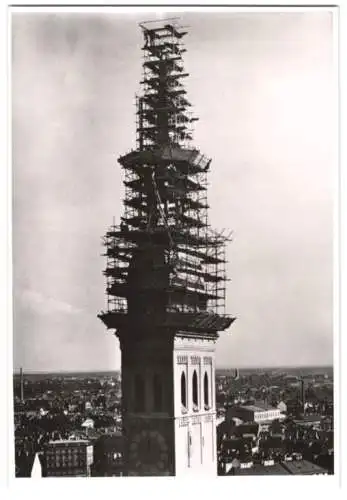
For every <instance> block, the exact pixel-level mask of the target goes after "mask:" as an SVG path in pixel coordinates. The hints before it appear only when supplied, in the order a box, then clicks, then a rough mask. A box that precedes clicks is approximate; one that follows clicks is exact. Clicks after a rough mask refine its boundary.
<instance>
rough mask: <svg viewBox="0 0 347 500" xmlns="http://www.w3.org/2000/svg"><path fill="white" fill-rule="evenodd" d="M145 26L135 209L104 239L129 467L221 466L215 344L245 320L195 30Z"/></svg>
mask: <svg viewBox="0 0 347 500" xmlns="http://www.w3.org/2000/svg"><path fill="white" fill-rule="evenodd" d="M141 29H142V32H143V37H144V45H143V47H142V51H143V78H142V80H141V92H140V93H139V95H138V96H136V100H137V112H136V117H137V125H136V137H137V149H136V151H132V152H130V153H128V154H125V155H123V156H121V157H120V158H119V159H118V162H119V163H120V165H121V167H122V169H123V171H124V176H125V180H124V185H125V200H124V214H123V216H122V217H121V223H120V225H119V226H115V225H113V226H112V227H111V228H110V229H109V230H108V231H107V233H106V235H105V238H104V243H105V248H106V252H105V255H106V257H107V264H106V269H105V271H104V274H105V276H106V280H107V285H106V290H107V309H106V310H105V311H102V312H101V313H100V314H99V317H100V319H101V320H102V321H103V322H104V324H105V325H106V327H107V328H108V329H111V330H114V331H115V333H116V335H117V337H118V338H119V340H120V347H121V351H122V406H123V428H124V435H125V437H126V446H125V461H126V469H127V471H128V473H129V474H130V475H179V474H181V473H183V471H184V470H185V469H187V468H188V469H189V470H196V469H198V468H201V466H203V467H204V470H205V471H207V470H209V471H210V472H212V474H216V471H217V465H216V450H215V449H214V443H215V442H216V439H215V436H214V434H215V413H216V412H215V391H214V388H213V386H214V376H215V353H214V345H215V341H216V339H217V338H218V332H220V331H223V330H225V329H227V328H228V327H229V326H230V325H231V323H232V322H233V321H234V319H235V318H233V317H231V316H229V315H227V314H226V313H225V284H226V279H227V277H226V255H225V247H226V242H227V241H228V237H226V236H224V235H223V234H222V233H218V232H217V231H214V230H212V229H211V227H210V225H209V223H208V208H209V207H208V203H207V174H208V171H209V168H210V164H211V160H210V159H209V158H207V157H206V156H205V155H203V154H202V153H201V152H200V151H199V149H197V148H196V147H194V146H193V144H192V140H193V123H194V121H195V120H196V118H195V117H193V115H192V113H191V111H190V108H191V104H190V102H189V101H188V99H187V96H186V90H185V88H184V86H183V81H184V78H186V77H187V76H188V73H186V72H185V71H184V66H183V53H184V52H185V48H184V47H183V43H182V42H183V39H184V37H185V35H186V34H187V32H186V31H185V30H184V29H183V28H182V27H180V26H179V25H178V24H177V23H176V22H174V20H166V21H165V20H164V21H161V22H159V23H142V24H141ZM178 391H181V395H179V394H177V392H178ZM191 395H193V396H192V398H193V399H192V400H191V399H190V398H191ZM188 396H189V397H188ZM139 415H140V416H141V418H138V417H139ZM201 419H202V420H201ZM197 423H199V425H200V424H201V429H200V430H199V429H198V427H194V425H195V424H197ZM197 450H200V451H197ZM200 457H203V458H202V461H201V459H200Z"/></svg>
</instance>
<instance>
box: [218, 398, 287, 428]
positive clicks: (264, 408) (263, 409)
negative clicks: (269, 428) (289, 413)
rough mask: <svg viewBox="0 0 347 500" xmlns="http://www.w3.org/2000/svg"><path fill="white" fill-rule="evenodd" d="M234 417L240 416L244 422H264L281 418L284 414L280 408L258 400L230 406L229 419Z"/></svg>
mask: <svg viewBox="0 0 347 500" xmlns="http://www.w3.org/2000/svg"><path fill="white" fill-rule="evenodd" d="M233 417H236V418H239V419H241V420H243V422H257V423H262V422H265V421H269V422H271V421H272V420H276V419H280V418H282V417H283V415H282V414H281V411H280V410H279V409H278V408H273V407H271V406H268V405H267V404H264V403H263V402H258V401H257V402H256V403H255V404H254V405H239V406H236V405H235V406H230V407H229V408H228V410H227V419H228V420H229V419H230V418H233Z"/></svg>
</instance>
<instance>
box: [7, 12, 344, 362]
mask: <svg viewBox="0 0 347 500" xmlns="http://www.w3.org/2000/svg"><path fill="white" fill-rule="evenodd" d="M147 17H151V18H153V15H151V16H147ZM180 17H181V19H182V24H187V25H189V36H188V37H187V42H186V45H187V54H186V57H185V65H186V69H187V71H188V72H189V73H190V77H189V78H188V81H187V90H188V96H189V99H190V100H191V101H192V103H193V105H195V108H194V109H195V112H196V114H197V116H199V117H200V121H199V122H198V124H197V126H196V134H195V141H194V143H196V144H197V145H198V147H201V148H202V149H203V150H204V151H205V152H206V154H207V155H208V156H210V157H211V158H212V164H211V175H210V179H209V180H210V184H211V185H210V188H209V201H210V205H211V223H212V225H213V226H217V227H219V228H220V229H223V228H228V229H231V230H233V231H234V238H233V240H234V241H233V242H232V243H230V244H229V246H228V257H229V258H228V260H229V265H228V275H229V277H230V278H231V282H230V284H229V286H228V290H227V310H228V312H230V313H231V314H233V315H235V316H236V317H237V320H236V322H235V323H234V324H233V326H232V327H231V329H230V334H228V333H224V334H222V335H221V336H220V340H219V341H218V343H217V367H220V368H223V367H226V366H235V367H240V368H241V367H243V366H245V367H246V368H250V367H251V366H250V365H251V364H253V365H256V367H259V368H260V366H259V365H264V367H269V366H271V367H274V368H275V366H274V365H277V366H278V367H281V366H284V367H285V366H289V365H291V364H293V365H294V366H298V365H301V366H310V365H314V366H317V365H324V366H329V365H332V353H333V327H332V306H333V304H332V264H333V263H332V208H333V197H332V185H333V176H334V169H336V168H337V166H336V165H335V163H334V148H335V141H336V138H335V133H334V130H335V129H334V126H335V124H334V121H333V112H332V108H333V104H334V102H335V101H334V95H333V92H334V90H335V89H334V86H333V76H334V75H333V63H332V14H331V13H328V12H323V11H322V12H315V13H300V14H299V13H293V14H292V13H285V14H282V13H281V15H280V16H279V15H278V14H266V13H262V14H255V13H252V14H247V13H245V14H229V15H226V14H225V13H223V14H222V15H220V14H202V13H192V14H182V15H181V16H180ZM145 19H146V16H141V15H113V16H112V15H109V14H105V15H102V14H98V15H90V14H89V15H80V14H79V15H76V14H65V15H64V14H59V15H47V14H45V15H43V14H40V15H33V14H29V15H27V14H15V15H14V16H13V28H12V29H13V77H12V82H13V92H12V93H13V179H14V180H13V186H14V196H13V198H14V209H13V247H14V369H19V367H20V366H23V368H24V371H25V370H26V368H25V367H26V366H27V367H28V368H27V370H31V371H35V370H39V371H46V372H52V371H53V372H54V371H56V369H57V368H58V367H59V369H61V370H62V371H78V370H81V369H82V368H83V370H82V371H97V370H98V369H101V368H103V370H104V371H108V370H112V369H115V370H116V369H119V368H120V353H119V349H118V342H117V340H116V338H115V337H114V336H113V335H110V334H107V332H105V330H104V328H103V325H102V324H101V322H100V321H99V320H98V318H97V312H98V310H99V309H101V308H103V307H105V305H104V304H105V296H104V285H105V283H104V277H103V276H102V270H103V268H104V266H105V262H104V259H103V257H101V255H100V254H101V253H102V246H101V236H102V234H103V232H104V230H105V228H106V227H107V226H108V225H109V223H111V222H112V218H113V216H114V217H115V219H118V218H119V216H120V214H121V213H122V206H121V203H122V197H123V189H122V187H120V189H119V191H117V192H115V186H116V185H117V183H118V185H120V184H121V181H122V176H121V169H120V166H119V165H117V158H118V156H119V155H120V154H122V153H124V152H125V151H129V150H130V149H131V148H132V147H134V144H135V107H134V101H135V93H136V91H138V89H139V81H140V79H141V62H142V61H141V50H140V48H141V43H142V41H141V32H140V30H139V27H138V22H140V21H141V20H145ZM217 54H218V56H217ZM211 67H212V68H214V71H213V78H211ZM119 75H121V78H119ZM28 94H30V99H28V98H27V96H28ZM206 95H208V96H209V99H206V97H205V96H206ZM290 98H291V101H290V102H289V103H288V99H290ZM299 113H300V115H299ZM32 123H35V125H36V126H35V127H33V126H32ZM64 246H65V248H64ZM312 249H314V251H313V252H312ZM279 283H280V284H279ZM269 346H271V347H272V348H271V349H269ZM255 355H256V359H255ZM294 359H295V361H294ZM77 360H78V362H77ZM291 360H293V362H291ZM76 363H77V365H78V366H77V365H76ZM65 367H66V368H65Z"/></svg>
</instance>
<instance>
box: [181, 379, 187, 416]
mask: <svg viewBox="0 0 347 500" xmlns="http://www.w3.org/2000/svg"><path fill="white" fill-rule="evenodd" d="M181 403H182V406H184V408H187V381H186V374H185V373H184V372H182V374H181Z"/></svg>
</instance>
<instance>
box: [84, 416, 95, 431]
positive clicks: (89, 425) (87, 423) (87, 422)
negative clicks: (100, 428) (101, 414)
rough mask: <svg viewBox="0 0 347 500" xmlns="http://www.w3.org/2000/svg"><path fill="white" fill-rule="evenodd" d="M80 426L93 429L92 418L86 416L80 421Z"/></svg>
mask: <svg viewBox="0 0 347 500" xmlns="http://www.w3.org/2000/svg"><path fill="white" fill-rule="evenodd" d="M81 427H83V428H84V429H94V420H93V419H92V418H86V420H85V421H84V422H82V424H81Z"/></svg>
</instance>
